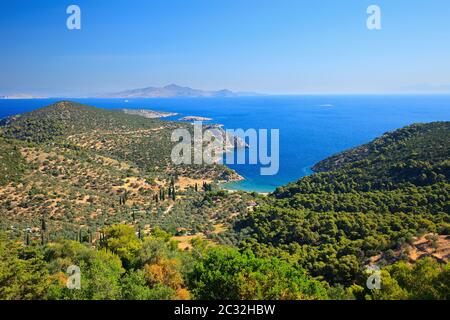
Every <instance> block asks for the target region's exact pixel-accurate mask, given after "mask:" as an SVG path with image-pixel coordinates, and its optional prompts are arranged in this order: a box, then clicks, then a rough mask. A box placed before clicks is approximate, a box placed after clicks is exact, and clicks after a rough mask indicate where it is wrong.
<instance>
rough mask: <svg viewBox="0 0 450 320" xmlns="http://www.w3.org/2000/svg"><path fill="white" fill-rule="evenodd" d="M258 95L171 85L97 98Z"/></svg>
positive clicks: (115, 93) (104, 95)
mask: <svg viewBox="0 0 450 320" xmlns="http://www.w3.org/2000/svg"><path fill="white" fill-rule="evenodd" d="M257 95H259V94H257V93H251V92H233V91H230V90H227V89H223V90H219V91H206V90H200V89H192V88H189V87H182V86H179V85H176V84H170V85H167V86H165V87H148V88H141V89H132V90H126V91H121V92H114V93H108V94H101V95H97V96H95V97H96V98H127V99H130V98H208V97H211V98H220V97H242V96H257Z"/></svg>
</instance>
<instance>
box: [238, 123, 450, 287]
mask: <svg viewBox="0 0 450 320" xmlns="http://www.w3.org/2000/svg"><path fill="white" fill-rule="evenodd" d="M448 141H450V123H449V122H436V123H430V124H415V125H412V126H409V127H406V128H403V129H400V130H397V131H394V132H391V133H387V134H385V135H383V136H382V137H380V138H378V139H376V140H374V141H373V142H371V143H369V144H366V145H364V146H361V147H358V148H355V149H352V150H349V151H346V152H343V153H341V154H338V155H335V156H333V157H330V158H328V159H325V160H324V161H321V162H320V163H318V164H317V165H316V166H314V169H315V170H316V171H319V172H318V173H316V174H313V175H311V176H309V177H305V178H303V179H301V180H299V181H297V182H295V183H291V184H289V185H287V186H284V187H280V188H278V189H277V190H276V191H275V192H274V193H273V194H272V195H271V197H270V198H271V203H270V204H269V205H266V206H261V207H260V208H259V209H258V210H256V211H255V212H250V213H249V214H248V215H247V216H246V217H245V218H243V219H241V220H240V222H239V223H237V224H236V226H235V228H236V230H237V231H239V232H241V233H244V234H248V235H250V236H249V238H248V239H247V240H246V241H245V244H244V246H250V247H251V248H252V249H253V250H255V251H258V252H262V253H263V254H269V252H270V254H275V255H285V254H286V253H287V252H288V253H290V254H293V257H294V258H293V259H296V260H298V262H299V264H301V265H302V266H305V267H306V268H307V269H308V270H310V272H311V273H312V274H313V275H316V276H321V277H324V278H325V279H327V280H328V281H330V282H331V283H341V284H342V283H343V284H347V285H349V284H352V283H354V282H355V281H358V279H361V278H362V274H361V270H362V269H363V266H364V265H365V264H366V263H368V262H369V260H370V257H372V256H375V255H378V254H379V253H381V252H383V253H386V252H390V250H393V251H392V252H391V253H390V254H391V255H392V253H393V252H394V251H395V252H397V253H398V252H399V251H400V252H405V257H406V256H407V254H406V250H407V247H408V246H410V245H411V244H413V243H414V241H415V240H414V239H415V237H416V236H421V235H423V234H426V233H437V234H441V235H448V234H449V232H450V224H449V222H450V217H449V213H450V199H449V194H450V183H449V182H450V180H449V179H450V170H449V164H450V162H449V161H450V153H449V150H450V149H449V145H448ZM388 255H389V254H388ZM397 256H398V254H397ZM400 256H401V255H400ZM387 260H389V259H387ZM386 262H387V261H386V260H384V261H380V262H379V263H380V264H381V265H382V264H383V263H386Z"/></svg>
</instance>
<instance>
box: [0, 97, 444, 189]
mask: <svg viewBox="0 0 450 320" xmlns="http://www.w3.org/2000/svg"><path fill="white" fill-rule="evenodd" d="M58 100H61V99H42V100H0V118H1V117H5V116H9V115H13V114H17V113H22V112H26V111H30V110H33V109H36V108H39V107H43V106H46V105H48V104H50V103H52V102H55V101H58ZM71 100H75V101H78V102H81V103H86V104H90V105H93V106H97V107H102V108H147V109H153V110H162V111H173V112H177V113H179V114H180V116H177V117H173V118H169V119H172V120H176V119H178V118H180V117H181V116H189V115H194V116H203V117H208V118H213V119H214V120H213V121H212V122H214V123H221V124H224V126H225V128H229V129H238V128H242V129H249V128H254V129H279V130H280V170H279V172H278V174H277V175H275V176H261V175H260V167H259V166H258V165H231V166H230V167H231V168H233V169H234V170H236V171H237V172H238V173H239V174H241V175H242V176H244V177H245V179H246V180H245V181H242V182H238V183H233V184H230V185H229V186H227V187H229V188H235V189H243V190H249V191H257V192H270V191H273V190H274V189H275V188H276V187H277V186H280V185H283V184H286V183H289V182H291V181H295V180H297V179H299V178H301V177H303V176H305V175H308V174H310V173H311V170H310V168H311V166H312V165H314V164H315V163H317V162H318V161H320V160H322V159H324V158H326V157H328V156H330V155H332V154H335V153H337V152H340V151H343V150H345V149H348V148H351V147H355V146H357V145H360V144H363V143H366V142H369V141H371V140H372V139H374V138H376V137H377V136H380V135H381V134H383V133H385V132H386V131H390V130H394V129H397V128H400V127H403V126H405V125H409V124H412V123H416V122H431V121H449V120H450V95H434V96H431V95H392V96H368V95H366V96H345V95H342V96H283V97H275V96H269V97H267V96H266V97H245V98H220V99H219V98H217V99H216V98H206V99H193V98H191V99H136V100H129V101H128V102H125V100H123V99H71Z"/></svg>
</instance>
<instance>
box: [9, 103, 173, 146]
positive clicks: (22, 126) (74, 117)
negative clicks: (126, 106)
mask: <svg viewBox="0 0 450 320" xmlns="http://www.w3.org/2000/svg"><path fill="white" fill-rule="evenodd" d="M161 123H162V122H161V121H159V120H156V119H146V118H143V117H139V116H136V115H128V114H124V113H121V112H117V111H113V110H106V109H100V108H96V107H91V106H87V105H83V104H79V103H75V102H70V101H61V102H58V103H55V104H52V105H50V106H47V107H44V108H41V109H37V110H34V111H31V112H28V113H25V114H22V115H17V116H13V117H10V118H7V119H3V120H2V121H1V122H0V125H1V126H2V127H3V131H4V134H3V135H4V136H5V137H8V138H15V139H20V140H27V141H33V142H45V141H49V140H55V139H56V138H58V137H61V136H69V135H72V134H80V133H86V132H91V131H100V130H101V131H105V132H108V131H109V132H114V131H123V130H136V129H152V128H157V127H160V126H161ZM168 124H170V123H169V122H165V125H168Z"/></svg>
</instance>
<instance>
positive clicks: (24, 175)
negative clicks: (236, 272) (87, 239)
mask: <svg viewBox="0 0 450 320" xmlns="http://www.w3.org/2000/svg"><path fill="white" fill-rule="evenodd" d="M176 128H187V129H191V126H190V125H189V124H186V123H176V122H169V121H160V120H157V119H148V118H145V117H142V116H140V115H129V114H125V113H121V112H117V111H111V110H104V109H99V108H95V107H91V106H85V105H81V104H77V103H72V102H69V101H63V102H59V103H56V104H53V105H50V106H48V107H45V108H42V109H38V110H35V111H32V112H30V113H26V114H23V115H17V116H13V117H10V118H8V119H4V120H3V121H2V122H1V127H0V132H1V137H0V146H1V147H2V148H1V152H0V159H1V161H2V162H1V166H0V173H2V175H1V178H0V216H1V221H0V222H1V225H2V226H3V227H4V228H5V229H11V227H13V228H14V230H16V233H17V235H21V236H23V230H24V229H26V228H33V229H34V230H36V236H37V235H39V230H40V227H41V220H42V219H44V218H45V219H46V220H47V225H48V226H49V228H50V229H51V233H50V234H49V236H50V237H52V238H55V237H57V236H64V237H69V238H73V237H74V234H77V232H78V231H79V230H80V229H81V230H83V232H85V233H87V232H88V231H89V232H91V233H92V234H96V232H97V230H99V229H100V228H101V227H102V226H104V225H110V224H114V223H122V222H126V223H132V224H135V225H136V226H139V227H140V228H142V230H146V232H148V231H149V230H150V228H153V227H155V226H157V225H159V226H161V227H163V228H164V229H165V230H167V231H170V232H172V233H173V234H176V229H177V228H185V229H188V230H190V232H191V233H192V234H196V233H202V234H205V233H208V232H210V233H211V234H212V232H213V231H214V225H215V224H219V223H222V224H223V223H224V224H226V225H227V224H228V223H229V222H227V221H228V219H229V215H228V214H223V212H230V214H231V213H234V212H239V211H240V210H245V208H246V205H245V198H246V197H247V196H245V195H241V194H235V195H229V196H228V195H226V194H223V195H219V196H217V195H214V191H210V190H212V189H213V188H212V186H211V185H214V184H215V183H217V182H219V181H228V180H233V179H237V178H238V175H237V174H236V173H235V172H234V171H232V170H230V169H228V168H227V167H225V166H221V165H195V166H186V165H174V164H173V163H172V162H171V160H170V153H171V149H172V146H173V143H172V142H171V140H170V137H171V133H172V130H173V129H176ZM205 183H206V184H207V186H206V187H202V186H203V184H205ZM174 190H175V191H174ZM205 197H208V199H213V198H216V197H219V198H221V199H222V202H221V203H218V204H211V203H210V201H211V200H209V201H204V199H205ZM150 226H151V227H150ZM97 236H98V234H97Z"/></svg>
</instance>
